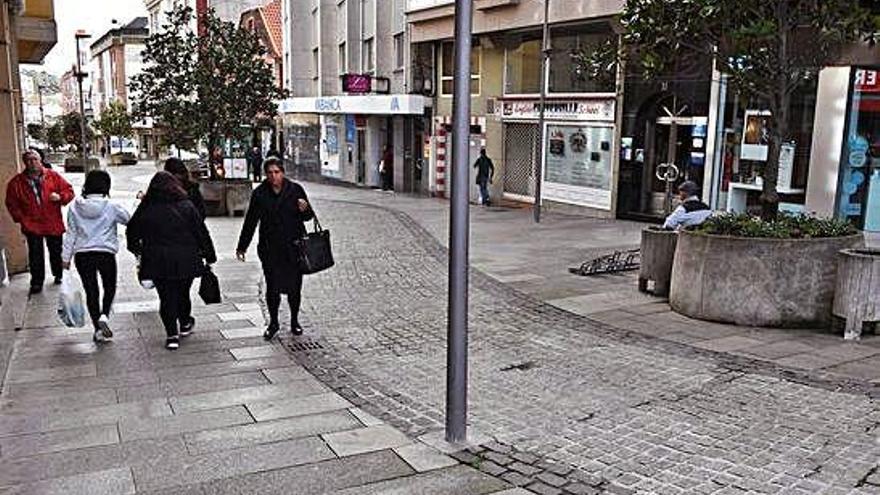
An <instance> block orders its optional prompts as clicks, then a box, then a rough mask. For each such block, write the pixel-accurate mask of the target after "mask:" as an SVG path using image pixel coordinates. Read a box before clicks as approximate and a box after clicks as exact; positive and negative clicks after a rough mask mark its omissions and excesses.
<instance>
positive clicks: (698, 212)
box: [663, 180, 712, 230]
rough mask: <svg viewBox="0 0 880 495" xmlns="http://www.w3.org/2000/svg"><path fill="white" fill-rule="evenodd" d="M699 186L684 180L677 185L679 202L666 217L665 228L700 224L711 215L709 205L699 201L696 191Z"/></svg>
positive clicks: (670, 228)
mask: <svg viewBox="0 0 880 495" xmlns="http://www.w3.org/2000/svg"><path fill="white" fill-rule="evenodd" d="M699 190H700V188H699V187H698V186H697V183H696V182H693V181H690V180H686V181H684V182H682V183H681V185H680V186H678V197H679V198H680V199H681V204H680V205H678V208H676V209H675V210H673V211H672V213H671V214H670V215H669V216H668V217H666V221H665V222H664V223H663V228H664V229H667V230H679V229H683V228H685V227H692V226H694V225H700V224H701V223H703V222H705V221H706V219H707V218H709V217H710V216H712V209H711V208H709V205H707V204H706V203H703V202H702V201H700V197H699V196H698V195H697V192H698V191H699Z"/></svg>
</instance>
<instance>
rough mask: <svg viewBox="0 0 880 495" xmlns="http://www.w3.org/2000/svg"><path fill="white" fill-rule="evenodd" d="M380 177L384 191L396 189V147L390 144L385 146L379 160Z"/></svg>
mask: <svg viewBox="0 0 880 495" xmlns="http://www.w3.org/2000/svg"><path fill="white" fill-rule="evenodd" d="M379 179H380V181H381V183H382V190H383V191H394V148H392V147H391V145H390V144H389V145H386V146H385V151H384V152H383V153H382V161H381V162H379Z"/></svg>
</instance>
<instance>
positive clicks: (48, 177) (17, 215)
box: [6, 170, 73, 236]
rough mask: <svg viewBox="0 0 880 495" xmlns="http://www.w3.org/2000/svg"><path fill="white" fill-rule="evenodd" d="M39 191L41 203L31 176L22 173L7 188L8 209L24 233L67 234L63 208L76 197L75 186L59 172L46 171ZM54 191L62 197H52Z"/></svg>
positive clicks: (42, 234) (43, 234)
mask: <svg viewBox="0 0 880 495" xmlns="http://www.w3.org/2000/svg"><path fill="white" fill-rule="evenodd" d="M40 192H41V194H40V201H39V202H38V201H37V197H36V195H35V194H34V189H33V187H31V184H30V179H29V178H28V176H27V174H26V173H25V172H21V173H20V174H18V175H16V176H15V177H13V178H12V180H10V181H9V185H8V186H7V187H6V209H7V210H9V215H10V216H11V217H12V221H14V222H15V223H20V224H21V230H22V231H23V232H24V233H25V234H33V235H40V236H46V235H48V236H59V235H61V234H63V233H64V220H63V219H62V218H61V207H62V206H63V205H66V204H67V203H70V202H71V201H72V200H73V187H71V186H70V184H69V183H68V182H67V181H66V180H64V177H61V175H59V174H58V173H56V172H53V171H52V170H44V171H43V178H42V186H41V187H40ZM53 192H54V193H58V195H59V196H61V201H59V202H53V201H50V200H49V195H50V194H52V193H53Z"/></svg>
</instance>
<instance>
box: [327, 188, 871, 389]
mask: <svg viewBox="0 0 880 495" xmlns="http://www.w3.org/2000/svg"><path fill="white" fill-rule="evenodd" d="M309 190H310V191H311V193H312V194H313V195H315V196H316V197H324V198H329V199H335V200H340V199H342V200H346V201H354V202H357V203H361V204H373V205H377V206H380V207H383V208H387V209H391V210H394V211H398V212H402V213H405V214H406V216H407V217H409V218H411V219H413V220H414V221H415V222H416V223H417V224H418V225H419V226H421V227H423V228H424V229H425V230H426V231H427V232H428V233H430V234H431V236H432V237H434V238H435V239H437V240H439V241H440V242H441V243H444V244H445V242H446V240H447V238H448V237H447V226H448V210H449V204H448V203H447V202H446V201H444V200H439V199H428V198H418V197H413V196H408V195H403V194H386V193H377V192H373V191H369V190H363V189H356V188H339V187H328V186H326V185H317V184H309ZM471 217H472V228H471V263H472V266H474V267H476V268H477V269H479V270H480V271H481V272H483V273H486V274H488V275H489V276H491V277H492V278H493V279H495V280H497V281H500V282H504V283H505V285H506V286H508V287H512V288H515V289H516V290H517V291H519V292H521V293H524V294H527V295H530V296H532V297H534V298H535V299H538V300H540V301H544V302H546V303H548V304H550V305H552V306H555V307H558V308H561V309H564V310H566V311H569V312H572V313H576V314H579V315H582V316H586V317H588V318H589V319H590V320H595V321H599V322H602V323H604V324H605V325H607V326H609V327H612V328H615V329H616V330H617V331H618V332H622V333H638V334H643V335H647V336H650V337H656V338H659V339H662V340H666V341H670V342H673V343H683V344H687V345H689V346H691V347H694V348H697V349H706V350H711V351H717V352H724V353H727V354H729V355H731V356H733V357H734V358H736V359H738V360H741V361H754V362H760V363H763V366H774V367H779V368H782V369H791V370H799V372H808V373H809V374H811V375H813V376H814V377H815V376H822V377H823V379H826V380H828V381H831V382H839V381H841V380H852V381H856V382H862V383H863V384H869V386H874V387H875V388H876V387H877V386H878V385H880V335H876V334H875V335H864V336H863V338H862V340H861V341H860V342H844V341H843V339H842V336H843V330H842V327H841V328H838V329H836V331H835V330H832V329H828V330H816V329H784V330H779V329H769V328H752V327H742V326H735V325H725V324H718V323H710V322H704V321H699V320H694V319H690V318H687V317H684V316H682V315H679V314H677V313H674V312H673V311H672V310H671V309H670V308H669V304H668V303H667V301H666V300H665V299H661V298H656V297H653V296H650V295H647V294H642V293H640V292H638V290H637V276H638V274H637V272H627V273H623V274H616V275H601V276H593V277H580V276H575V275H572V274H570V273H569V271H568V269H569V268H570V267H573V266H578V265H579V264H580V263H581V262H583V261H584V260H587V259H592V258H595V257H597V256H599V255H602V254H608V253H610V252H613V251H614V250H617V249H630V248H633V247H637V246H638V244H639V238H640V235H641V233H640V231H641V229H642V228H643V224H639V223H635V222H629V221H621V220H603V219H596V218H588V217H583V216H578V215H572V214H570V212H568V211H557V210H555V209H549V210H548V211H546V212H545V214H544V215H543V217H542V218H543V220H542V221H541V223H540V224H538V225H536V224H535V223H534V222H533V220H532V216H531V212H530V210H528V209H522V208H520V209H517V208H504V207H502V208H497V207H492V208H483V207H474V208H471ZM867 241H868V242H869V243H873V244H874V245H876V246H880V236H878V235H876V234H875V235H873V236H870V235H869V236H868V239H867ZM877 333H880V332H877ZM870 384H873V385H870ZM863 388H864V387H863Z"/></svg>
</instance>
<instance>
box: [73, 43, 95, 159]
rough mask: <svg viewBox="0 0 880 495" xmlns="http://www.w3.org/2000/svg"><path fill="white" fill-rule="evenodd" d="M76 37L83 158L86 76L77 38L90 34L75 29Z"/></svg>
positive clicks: (84, 147) (84, 153)
mask: <svg viewBox="0 0 880 495" xmlns="http://www.w3.org/2000/svg"><path fill="white" fill-rule="evenodd" d="M74 37H75V38H76V83H77V86H78V87H79V136H80V145H81V149H80V151H81V154H82V158H83V160H85V159H86V158H88V156H87V155H86V105H85V101H84V100H83V79H85V78H86V73H84V72H83V71H82V66H81V62H80V59H81V58H82V57H81V54H80V51H79V40H82V39H88V38H91V37H92V36H91V35H89V34H86V33H85V32H83V31H77V32H76V34H75V35H74Z"/></svg>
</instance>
